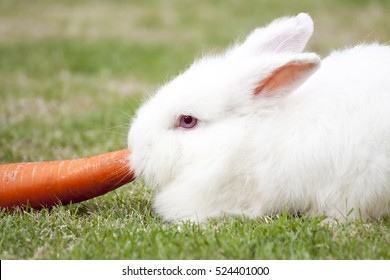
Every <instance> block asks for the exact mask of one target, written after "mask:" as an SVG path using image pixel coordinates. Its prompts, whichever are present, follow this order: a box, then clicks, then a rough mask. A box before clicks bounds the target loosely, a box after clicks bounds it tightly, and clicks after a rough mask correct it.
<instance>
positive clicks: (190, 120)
mask: <svg viewBox="0 0 390 280" xmlns="http://www.w3.org/2000/svg"><path fill="white" fill-rule="evenodd" d="M197 123H198V119H197V118H195V117H193V116H189V115H181V116H180V119H179V126H180V127H182V128H187V129H190V128H193V127H194V126H196V124H197Z"/></svg>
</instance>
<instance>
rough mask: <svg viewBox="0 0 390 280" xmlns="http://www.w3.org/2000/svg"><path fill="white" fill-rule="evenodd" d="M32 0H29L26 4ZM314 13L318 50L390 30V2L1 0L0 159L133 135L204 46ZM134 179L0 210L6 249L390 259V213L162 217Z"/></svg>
mask: <svg viewBox="0 0 390 280" xmlns="http://www.w3.org/2000/svg"><path fill="white" fill-rule="evenodd" d="M30 2H31V3H30ZM301 11H306V12H309V13H310V14H311V15H312V16H313V18H314V20H315V25H316V27H315V28H316V29H315V30H316V31H315V34H314V36H313V39H312V41H311V42H310V44H309V47H308V49H310V50H313V51H316V52H318V53H320V54H321V55H325V54H326V53H328V52H329V50H330V49H332V48H338V47H342V46H344V45H352V44H354V43H357V42H362V41H371V40H378V41H380V42H387V41H388V40H389V37H390V36H389V35H390V19H389V17H388V15H389V12H390V3H389V1H386V0H384V1H363V0H360V1H354V0H349V1H338V0H330V1H304V0H302V1H298V0H293V1H288V0H284V1H270V0H267V1H266V0H262V1H255V0H251V1H233V0H228V1H206V0H201V1H191V2H189V1H179V0H173V1H157V0H156V1H92V0H91V1H87V0H85V1H65V0H64V1H47V0H46V1H45V0H37V1H21V0H0V122H1V126H0V163H8V162H18V161H38V160H52V159H65V158H76V157H83V156H88V155H93V154H98V153H102V152H105V151H111V150H116V149H121V148H124V147H126V134H127V130H128V124H129V119H130V118H131V116H132V114H133V113H134V111H135V110H136V108H137V107H138V106H139V104H140V103H141V102H142V99H143V97H144V96H145V95H148V94H150V93H152V92H153V90H154V89H155V88H156V87H157V86H158V85H159V84H161V83H163V82H165V81H166V80H167V79H168V78H169V77H171V76H172V75H175V74H177V73H179V72H180V71H182V70H183V69H184V68H185V67H186V66H187V65H188V64H189V63H191V61H192V60H193V58H194V57H198V56H200V55H201V54H202V53H203V52H207V51H215V50H218V49H222V48H224V47H226V46H227V45H228V44H229V43H232V42H234V41H235V40H236V38H242V37H244V36H245V34H247V33H248V32H249V31H250V30H252V29H253V28H255V27H256V26H260V25H263V24H265V23H267V22H269V21H270V20H271V19H273V18H276V17H279V16H283V15H291V14H296V13H298V12H301ZM151 201H152V194H151V193H150V191H148V190H147V189H146V188H145V187H144V186H143V184H142V182H134V183H132V184H128V185H126V186H124V187H122V188H121V189H119V190H116V191H115V192H112V193H109V194H107V195H105V196H102V197H99V198H96V199H93V200H90V201H86V202H83V203H80V204H75V205H68V206H57V207H54V208H52V209H50V210H48V209H44V210H41V211H35V210H31V209H25V210H24V211H22V210H20V211H16V212H6V211H1V212H0V258H1V259H390V250H389V247H390V221H389V219H387V220H381V221H376V222H371V223H365V222H361V221H357V222H347V223H341V224H336V225H332V226H329V225H323V224H321V218H307V217H294V216H290V215H288V214H287V213H285V214H283V215H281V216H279V217H274V218H272V219H271V218H267V219H257V220H247V219H243V218H242V219H241V218H234V219H225V220H221V221H216V220H213V221H211V222H210V223H209V224H207V225H197V224H181V225H173V224H167V223H164V222H163V221H162V220H161V219H160V218H159V217H157V216H156V215H155V213H154V212H153V209H152V207H151Z"/></svg>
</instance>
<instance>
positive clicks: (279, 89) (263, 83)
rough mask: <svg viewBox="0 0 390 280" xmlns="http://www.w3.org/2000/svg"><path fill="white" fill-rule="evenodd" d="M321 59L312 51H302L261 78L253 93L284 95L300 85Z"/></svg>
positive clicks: (315, 68)
mask: <svg viewBox="0 0 390 280" xmlns="http://www.w3.org/2000/svg"><path fill="white" fill-rule="evenodd" d="M320 63H321V59H320V58H319V57H318V56H317V55H316V54H312V53H303V54H299V55H298V56H296V57H294V58H292V59H291V60H289V61H288V62H286V63H284V64H283V65H281V66H277V67H275V68H274V69H273V70H271V72H270V73H268V74H267V75H266V76H265V78H262V79H261V80H260V82H259V83H258V84H257V85H256V87H255V89H254V94H255V95H260V94H261V95H264V96H284V95H286V94H287V93H289V92H291V91H293V90H294V89H295V88H297V87H298V86H300V85H301V84H302V83H303V82H304V81H305V80H306V79H307V78H308V77H309V76H310V75H311V74H313V73H314V72H315V71H316V70H317V68H318V67H319V66H320Z"/></svg>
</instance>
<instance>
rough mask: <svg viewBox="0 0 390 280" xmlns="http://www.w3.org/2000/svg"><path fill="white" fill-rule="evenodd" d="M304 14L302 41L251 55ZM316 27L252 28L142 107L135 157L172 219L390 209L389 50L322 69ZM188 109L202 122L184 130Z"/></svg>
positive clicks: (161, 209) (372, 49)
mask: <svg viewBox="0 0 390 280" xmlns="http://www.w3.org/2000/svg"><path fill="white" fill-rule="evenodd" d="M294 20H295V22H294V23H295V24H296V29H299V30H298V31H299V32H297V34H298V35H299V36H300V37H299V36H298V35H296V36H295V35H294V36H295V37H294V38H293V36H292V35H291V36H290V37H289V40H290V42H287V43H289V44H290V45H286V46H285V47H284V46H282V45H281V44H282V43H279V44H274V41H273V42H272V44H271V43H269V40H271V39H269V40H268V39H267V40H268V41H266V40H263V41H264V42H263V41H261V40H260V41H261V44H260V45H261V47H262V48H263V49H264V48H269V45H272V50H274V49H277V50H278V52H277V53H278V54H277V57H276V56H275V54H273V53H272V52H271V53H270V51H269V50H268V49H266V51H264V50H263V49H262V50H263V51H264V53H261V54H260V55H254V57H253V58H252V59H251V58H250V56H248V53H250V52H251V51H253V49H254V46H256V48H258V45H259V43H258V42H257V44H254V42H255V41H256V40H255V39H256V37H264V33H265V34H267V33H266V32H271V31H270V29H271V30H272V31H274V30H276V29H277V31H278V30H279V32H281V31H280V30H283V28H287V26H291V23H292V21H294ZM283 23H285V25H284V26H282V25H283ZM310 23H311V20H310V18H308V16H307V15H302V14H301V15H299V16H297V17H296V18H290V19H284V20H281V21H280V22H275V23H272V24H271V25H270V26H268V27H266V28H263V29H260V31H255V32H253V33H252V34H251V35H250V36H249V37H248V39H247V40H246V41H245V42H244V44H243V45H241V46H238V47H236V48H233V49H232V50H229V51H228V52H227V53H226V54H224V55H221V56H217V57H209V58H206V59H203V60H201V61H199V62H197V63H195V64H194V65H193V66H192V67H191V68H190V69H189V70H187V71H186V72H185V73H183V74H182V75H181V76H179V77H178V78H176V79H175V80H174V81H173V82H171V83H170V84H168V85H166V86H164V87H163V88H162V89H161V90H160V91H159V93H158V94H157V95H156V96H155V97H154V98H152V99H150V100H149V102H147V103H146V104H145V105H144V106H143V107H142V108H141V109H140V111H139V112H138V113H137V117H136V118H135V120H134V122H133V127H132V129H131V130H130V134H129V147H130V148H131V149H132V151H133V156H132V158H131V161H132V164H133V166H134V168H135V171H136V173H137V174H138V175H139V176H141V175H142V176H143V177H144V178H145V179H146V182H147V183H148V184H150V185H154V186H155V187H156V188H157V191H156V197H155V209H156V210H157V212H158V213H159V214H160V215H162V216H163V217H164V218H165V219H167V220H175V221H177V220H185V219H190V220H195V221H204V220H206V219H207V218H210V217H220V216H223V215H246V216H249V217H256V216H262V215H273V214H277V213H280V212H282V211H284V210H288V211H290V212H293V213H297V212H301V213H308V214H310V215H326V216H328V217H336V218H343V217H345V218H346V217H348V218H357V217H362V218H364V219H367V218H379V217H381V216H384V215H386V214H387V213H389V210H390V48H389V47H386V46H380V45H376V44H373V45H361V46H357V47H355V48H352V49H348V50H344V51H341V52H334V53H332V54H331V55H330V56H329V57H327V58H325V59H324V60H323V61H322V64H321V67H319V64H320V61H319V59H318V57H317V56H315V55H314V54H307V53H302V54H301V53H300V52H301V50H302V49H303V47H302V45H303V46H304V45H305V44H306V41H307V39H308V38H309V37H310V35H311V30H310ZM272 28H273V29H272ZM278 28H279V29H278ZM289 28H290V29H291V28H292V27H289ZM290 33H291V32H290ZM293 33H294V32H293ZM258 34H260V35H262V36H260V35H258ZM277 35H278V36H276V37H278V38H279V37H280V36H279V35H280V34H277ZM302 38H303V39H302ZM306 38H307V39H306ZM291 40H294V41H291ZM286 41H287V40H286ZM293 43H295V44H296V46H294V48H293V49H291V48H292V47H291V44H293ZM283 44H286V43H285V42H284V41H283ZM256 51H257V49H256ZM246 60H247V63H244V62H245V61H246ZM268 60H269V61H272V62H269V61H268ZM275 60H276V62H275V63H274V61H275ZM259 62H260V64H258V63H259ZM258 65H262V67H263V69H259V70H258V68H260V67H259V66H258ZM318 67H319V68H318ZM317 68H318V70H317ZM215 73H217V74H218V75H216V74H215ZM269 73H271V74H269ZM311 74H312V75H311ZM303 81H305V82H304V83H303V84H302V85H301V83H302V82H303ZM183 115H186V116H187V115H189V116H196V119H197V120H198V123H197V124H196V125H195V126H194V127H191V128H190V129H188V128H186V126H185V128H184V129H183V127H181V124H182V122H181V121H182V119H183V118H182V117H181V116H183ZM153 117H155V118H156V119H158V121H154V119H153ZM177 119H179V121H180V124H178V123H177ZM155 122H156V123H155ZM157 122H158V124H157Z"/></svg>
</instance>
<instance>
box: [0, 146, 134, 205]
mask: <svg viewBox="0 0 390 280" xmlns="http://www.w3.org/2000/svg"><path fill="white" fill-rule="evenodd" d="M129 155H130V154H129V150H127V149H125V150H120V151H116V152H111V153H106V154H102V155H97V156H93V157H88V158H82V159H76V160H62V161H61V160H58V161H46V162H27V163H12V164H2V165H0V208H14V207H18V206H26V205H29V206H31V207H32V208H36V209H40V208H42V207H50V206H53V205H55V204H67V203H70V202H72V203H76V202H80V201H84V200H87V199H90V198H93V197H96V196H99V195H103V194H105V193H107V192H109V191H111V190H113V189H116V188H118V187H120V186H122V185H124V184H126V183H128V182H130V181H132V180H133V179H134V173H133V171H132V170H131V168H130V163H129Z"/></svg>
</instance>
